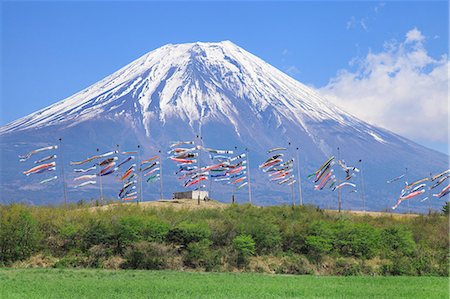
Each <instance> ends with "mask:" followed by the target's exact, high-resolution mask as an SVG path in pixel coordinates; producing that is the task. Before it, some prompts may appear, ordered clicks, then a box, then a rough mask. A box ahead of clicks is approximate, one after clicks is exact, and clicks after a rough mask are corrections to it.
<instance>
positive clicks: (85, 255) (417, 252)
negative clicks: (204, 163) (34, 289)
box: [0, 205, 449, 276]
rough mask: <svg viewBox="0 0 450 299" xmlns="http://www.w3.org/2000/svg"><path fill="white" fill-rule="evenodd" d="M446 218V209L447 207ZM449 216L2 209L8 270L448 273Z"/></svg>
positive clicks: (0, 244) (2, 262)
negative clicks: (53, 268)
mask: <svg viewBox="0 0 450 299" xmlns="http://www.w3.org/2000/svg"><path fill="white" fill-rule="evenodd" d="M444 210H445V209H444ZM448 228H449V218H448V206H447V209H446V213H444V212H442V213H435V214H431V215H423V216H417V217H398V216H394V215H392V216H391V215H386V216H383V217H373V216H368V215H366V216H360V215H350V214H344V213H342V214H338V213H327V212H324V211H322V210H320V209H318V208H316V207H313V206H303V207H295V208H294V209H292V208H291V207H288V206H277V207H255V206H251V205H230V206H229V207H226V208H223V209H189V210H187V209H173V208H146V209H143V208H141V207H140V206H137V205H118V206H116V207H111V208H106V209H96V208H92V207H87V206H71V207H69V208H63V207H29V206H24V205H7V206H0V266H6V267H57V268H58V267H64V268H65V267H80V268H106V269H173V270H191V271H192V270H194V271H252V272H265V273H285V274H318V275H435V276H447V275H448V252H449V251H448V244H449V230H448Z"/></svg>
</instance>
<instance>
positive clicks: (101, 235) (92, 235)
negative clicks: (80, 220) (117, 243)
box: [81, 218, 113, 251]
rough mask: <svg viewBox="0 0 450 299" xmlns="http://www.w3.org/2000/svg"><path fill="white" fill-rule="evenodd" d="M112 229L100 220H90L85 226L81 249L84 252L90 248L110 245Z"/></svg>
mask: <svg viewBox="0 0 450 299" xmlns="http://www.w3.org/2000/svg"><path fill="white" fill-rule="evenodd" d="M112 234H113V233H112V228H111V226H110V225H108V224H107V223H106V222H105V221H102V220H101V219H95V218H90V219H89V221H87V223H86V224H85V227H84V233H83V236H82V246H81V248H82V249H83V250H84V251H86V250H88V249H89V248H91V247H92V246H95V245H100V244H110V243H112V240H111V239H112Z"/></svg>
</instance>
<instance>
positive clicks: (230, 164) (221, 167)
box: [204, 148, 248, 190]
mask: <svg viewBox="0 0 450 299" xmlns="http://www.w3.org/2000/svg"><path fill="white" fill-rule="evenodd" d="M204 150H205V151H207V152H209V153H210V156H209V157H210V159H211V161H212V164H211V165H208V166H206V167H205V170H207V171H209V172H210V177H211V179H214V182H219V183H224V184H228V185H231V186H233V187H234V188H235V189H236V190H240V189H242V188H243V187H244V186H247V185H248V175H247V160H246V158H247V155H246V154H245V153H242V154H239V155H237V156H232V155H233V154H234V152H233V151H230V150H214V149H210V148H205V149H204Z"/></svg>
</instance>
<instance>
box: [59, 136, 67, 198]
mask: <svg viewBox="0 0 450 299" xmlns="http://www.w3.org/2000/svg"><path fill="white" fill-rule="evenodd" d="M59 153H60V155H61V157H60V160H59V161H60V163H61V176H62V183H63V193H64V205H65V206H67V185H66V175H65V173H64V156H63V150H62V138H59Z"/></svg>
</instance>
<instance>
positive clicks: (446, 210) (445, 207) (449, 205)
mask: <svg viewBox="0 0 450 299" xmlns="http://www.w3.org/2000/svg"><path fill="white" fill-rule="evenodd" d="M449 210H450V202H449V201H447V202H446V203H445V204H444V205H443V206H442V214H444V215H447V216H448V214H449Z"/></svg>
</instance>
